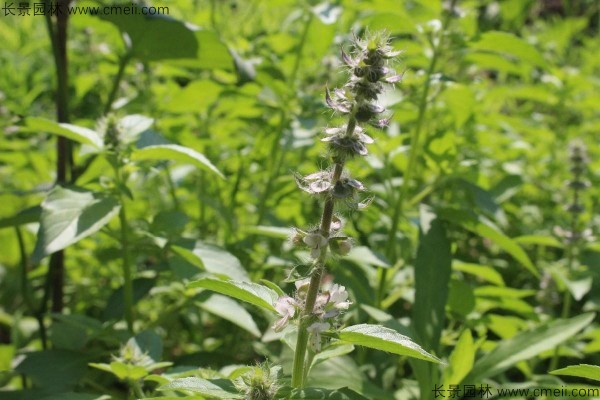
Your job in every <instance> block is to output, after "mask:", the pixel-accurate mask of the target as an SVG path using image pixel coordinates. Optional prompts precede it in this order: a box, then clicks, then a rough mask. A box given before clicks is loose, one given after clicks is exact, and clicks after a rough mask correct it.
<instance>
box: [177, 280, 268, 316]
mask: <svg viewBox="0 0 600 400" xmlns="http://www.w3.org/2000/svg"><path fill="white" fill-rule="evenodd" d="M188 287H190V288H204V289H209V290H212V291H213V292H217V293H221V294H224V295H226V296H229V297H233V298H234V299H238V300H241V301H245V302H247V303H250V304H253V305H255V306H258V307H262V308H265V309H267V310H269V311H273V312H275V307H274V304H275V302H276V301H277V299H278V298H279V295H278V294H277V292H275V291H274V290H273V289H269V288H268V287H266V286H263V285H259V284H257V283H251V282H236V281H222V280H219V279H214V278H203V279H200V280H197V281H194V282H191V283H190V284H189V285H188Z"/></svg>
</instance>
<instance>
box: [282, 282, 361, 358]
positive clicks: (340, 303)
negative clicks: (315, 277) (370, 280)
mask: <svg viewBox="0 0 600 400" xmlns="http://www.w3.org/2000/svg"><path fill="white" fill-rule="evenodd" d="M308 284H309V279H303V280H300V281H297V282H296V294H295V296H294V297H289V296H282V297H280V298H279V299H278V300H277V303H275V309H276V310H277V313H278V314H279V315H280V316H281V318H280V319H278V320H277V321H276V322H275V323H274V324H273V330H274V331H275V332H280V331H282V330H283V329H284V328H285V327H286V326H287V325H288V324H289V323H290V321H291V320H295V319H297V318H298V317H299V316H300V312H301V311H302V310H304V308H305V305H306V292H307V289H308ZM350 304H351V303H350V301H348V292H347V291H346V288H345V287H344V286H340V285H338V284H334V285H332V286H331V287H330V288H329V289H328V290H324V291H321V292H320V293H319V294H318V295H317V300H316V302H315V305H314V307H313V309H312V312H311V313H310V322H309V325H308V328H307V329H308V331H309V332H310V333H311V341H310V344H311V347H312V348H313V349H314V350H315V351H317V352H318V351H321V343H322V337H321V333H322V332H324V331H327V330H329V328H331V327H332V326H335V325H336V324H337V319H338V317H339V316H340V315H341V313H342V312H343V311H345V310H347V309H348V307H350Z"/></svg>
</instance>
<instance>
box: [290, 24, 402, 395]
mask: <svg viewBox="0 0 600 400" xmlns="http://www.w3.org/2000/svg"><path fill="white" fill-rule="evenodd" d="M398 54H399V53H398V52H396V51H394V50H393V49H392V47H391V46H390V43H389V37H388V36H387V35H385V34H374V35H367V37H366V38H365V39H358V38H356V37H355V38H354V41H353V45H352V50H351V51H350V52H349V53H346V51H344V49H342V51H341V58H342V60H343V62H344V64H345V65H346V66H347V68H348V71H349V77H348V80H347V81H346V83H345V84H344V85H343V86H342V87H340V88H337V89H333V90H330V89H329V88H328V87H327V88H326V89H325V103H326V104H327V106H328V107H329V108H330V109H332V110H333V111H334V112H335V113H337V114H339V115H342V116H343V117H344V118H345V119H346V121H345V122H344V123H342V124H341V125H339V126H336V127H328V128H327V129H325V137H324V138H322V141H323V142H325V143H327V147H328V149H329V153H330V154H331V160H332V163H333V165H332V167H330V168H328V169H326V170H324V171H320V172H316V173H314V174H311V175H308V176H306V177H303V178H302V177H299V178H297V179H296V181H297V183H298V186H300V188H301V189H302V190H304V191H305V192H308V193H310V194H311V195H314V196H318V197H319V198H320V199H321V200H323V202H324V204H323V213H322V216H321V223H320V225H319V227H318V229H315V230H312V231H310V232H307V233H306V234H304V233H303V232H304V231H301V230H296V231H295V234H294V239H293V240H294V242H295V243H298V242H300V241H302V243H304V244H305V245H306V246H307V247H308V248H309V249H310V254H311V257H312V258H313V259H314V260H313V264H312V269H311V272H310V281H309V283H308V284H306V282H305V281H303V282H302V283H301V284H299V285H298V286H297V288H298V290H297V292H296V299H295V300H296V302H297V303H298V304H300V305H301V310H300V312H299V313H298V315H295V317H296V318H298V320H299V327H298V338H297V342H296V352H295V355H294V364H293V372H292V386H294V387H302V386H303V384H304V378H305V375H306V374H305V370H304V368H305V358H306V351H307V346H308V344H309V342H310V346H311V347H312V349H313V350H314V351H316V352H318V351H320V350H321V347H322V345H323V343H324V342H325V341H324V340H323V332H325V331H327V330H330V329H335V327H337V326H339V325H338V321H337V319H338V318H339V315H340V314H341V313H342V312H343V311H344V310H346V309H347V308H348V307H349V306H350V304H351V303H350V301H349V300H348V293H347V292H346V290H345V288H344V287H343V286H339V285H333V286H332V287H331V289H330V290H329V291H323V290H321V277H322V276H323V274H324V272H325V264H326V262H327V256H328V254H329V253H330V252H329V249H331V250H332V252H334V253H336V254H340V255H344V254H347V253H348V252H349V251H350V248H351V241H350V240H349V239H348V238H347V237H345V236H344V235H343V233H341V230H342V229H341V221H339V219H338V218H337V217H335V206H336V204H340V203H341V204H345V205H346V206H348V207H350V208H351V209H360V208H363V207H364V205H365V204H366V203H365V202H359V201H358V200H357V197H358V195H359V192H361V191H363V190H365V187H364V185H363V184H362V183H361V182H359V181H358V180H356V179H353V178H352V177H351V176H350V175H349V174H348V173H347V172H346V171H345V170H344V168H345V165H346V161H347V160H349V159H351V158H354V157H357V156H366V155H367V154H368V149H367V146H368V145H369V144H371V143H373V139H372V138H371V137H370V136H369V135H368V134H367V133H366V129H365V128H366V127H367V126H369V125H370V126H377V127H383V126H385V125H387V123H388V121H389V120H388V118H385V117H384V118H382V117H381V115H382V114H384V113H385V111H386V110H385V108H384V107H383V106H381V105H380V104H378V103H377V99H378V97H379V95H380V94H381V93H383V91H384V89H385V87H386V85H389V84H394V83H396V82H399V81H400V80H401V79H402V76H401V75H397V74H396V73H395V72H394V71H393V70H392V69H391V68H390V66H389V65H388V64H389V63H388V60H389V59H391V58H393V57H395V56H396V55H398ZM284 311H285V310H284ZM290 314H291V310H290V311H288V312H287V313H285V312H284V313H281V315H282V316H283V317H284V318H285V316H286V315H290ZM332 327H333V328H332Z"/></svg>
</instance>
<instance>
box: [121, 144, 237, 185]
mask: <svg viewBox="0 0 600 400" xmlns="http://www.w3.org/2000/svg"><path fill="white" fill-rule="evenodd" d="M131 158H132V159H133V160H137V161H143V160H171V161H177V162H182V163H187V164H192V165H195V166H196V167H198V168H201V169H204V170H207V171H211V172H214V173H215V174H217V175H219V176H220V177H221V178H225V177H224V176H223V174H222V173H221V171H219V170H218V169H217V167H215V166H214V165H213V164H212V163H211V162H210V161H209V160H208V158H206V157H205V156H204V154H201V153H198V152H197V151H196V150H193V149H190V148H189V147H184V146H179V145H177V144H162V145H156V146H148V147H143V148H141V149H137V150H135V151H134V152H133V154H132V155H131Z"/></svg>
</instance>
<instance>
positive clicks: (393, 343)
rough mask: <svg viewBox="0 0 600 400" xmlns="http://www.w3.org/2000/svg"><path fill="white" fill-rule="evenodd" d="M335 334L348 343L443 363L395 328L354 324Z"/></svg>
mask: <svg viewBox="0 0 600 400" xmlns="http://www.w3.org/2000/svg"><path fill="white" fill-rule="evenodd" d="M333 336H334V337H336V338H338V339H339V340H342V341H344V342H347V343H352V344H355V345H359V346H364V347H369V348H372V349H377V350H383V351H387V352H390V353H394V354H398V355H401V356H407V357H413V358H417V359H420V360H425V361H430V362H435V363H441V360H440V359H438V358H437V357H435V356H433V355H431V354H429V353H428V352H426V351H425V350H423V349H422V348H421V346H419V345H418V344H416V343H415V342H413V341H412V339H411V338H409V337H408V336H404V335H401V334H399V333H398V332H396V331H395V330H393V329H390V328H385V327H383V326H380V325H370V324H360V325H353V326H349V327H347V328H344V329H342V330H341V331H339V332H338V333H337V334H334V335H333Z"/></svg>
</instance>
